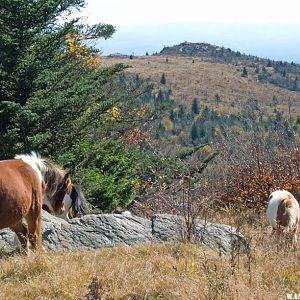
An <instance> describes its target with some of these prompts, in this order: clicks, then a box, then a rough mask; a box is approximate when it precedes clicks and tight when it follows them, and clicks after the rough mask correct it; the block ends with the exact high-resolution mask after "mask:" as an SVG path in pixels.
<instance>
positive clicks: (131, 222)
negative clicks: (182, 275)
mask: <svg viewBox="0 0 300 300" xmlns="http://www.w3.org/2000/svg"><path fill="white" fill-rule="evenodd" d="M192 233H193V240H194V241H196V242H199V243H202V244H204V245H206V246H208V247H209V248H212V249H215V250H217V251H220V252H224V253H226V252H229V251H231V249H233V247H234V248H236V247H239V249H243V251H244V250H245V249H246V248H247V242H246V240H245V238H244V237H243V235H241V234H240V233H238V232H237V231H236V229H235V228H233V227H230V226H228V225H222V224H211V223H205V222H204V221H202V220H197V221H196V223H195V226H194V227H193V232H192ZM185 237H186V225H185V223H184V219H183V218H182V217H179V216H173V215H167V214H158V215H155V216H153V217H152V219H151V220H148V219H144V218H140V217H137V216H134V215H131V214H128V213H126V214H99V215H86V216H84V217H82V218H80V219H79V218H75V219H72V220H70V222H67V221H65V220H63V219H59V218H56V217H54V216H52V215H50V214H48V213H47V212H45V211H43V245H44V247H45V248H46V249H49V250H54V251H60V250H66V249H67V250H88V249H89V250H90V249H98V248H102V247H113V246H116V245H129V246H131V245H137V244H143V243H151V242H167V241H178V240H183V239H184V238H185ZM241 246H242V247H241ZM0 247H4V248H9V249H12V248H15V245H14V233H13V232H12V231H10V230H9V229H3V230H0Z"/></svg>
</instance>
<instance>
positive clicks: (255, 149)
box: [214, 134, 300, 211]
mask: <svg viewBox="0 0 300 300" xmlns="http://www.w3.org/2000/svg"><path fill="white" fill-rule="evenodd" d="M234 144H235V149H234V146H232V145H231V147H227V148H226V147H224V148H223V152H222V154H221V156H220V158H219V160H218V162H217V163H218V164H219V165H218V167H217V169H218V170H220V169H223V170H222V171H221V172H222V173H223V174H222V176H220V174H219V176H218V179H217V177H215V178H214V180H215V183H214V184H215V187H216V189H215V190H216V191H217V192H216V199H217V200H218V202H219V203H220V204H221V205H222V206H224V205H225V206H227V207H235V208H243V207H248V208H253V209H257V210H258V211H261V210H263V209H264V208H265V207H266V204H267V202H268V197H269V195H270V193H271V192H272V191H274V190H276V189H286V190H288V191H290V192H291V193H293V194H294V195H295V196H296V197H297V196H298V195H300V172H299V170H300V148H299V147H297V145H296V144H295V143H294V142H290V141H288V140H284V137H282V136H281V135H280V134H278V135H274V136H273V139H270V138H269V137H266V136H264V137H263V136H260V138H259V139H257V140H255V139H253V140H250V141H248V142H247V141H241V140H240V141H239V143H237V141H235V142H234Z"/></svg>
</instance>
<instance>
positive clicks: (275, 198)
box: [267, 190, 300, 230]
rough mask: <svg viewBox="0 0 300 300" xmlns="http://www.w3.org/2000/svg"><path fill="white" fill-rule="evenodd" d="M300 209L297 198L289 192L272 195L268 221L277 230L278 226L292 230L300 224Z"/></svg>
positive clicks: (268, 208) (268, 209) (280, 191)
mask: <svg viewBox="0 0 300 300" xmlns="http://www.w3.org/2000/svg"><path fill="white" fill-rule="evenodd" d="M299 216H300V209H299V203H298V201H297V200H296V199H295V197H294V196H293V195H292V194H291V193H290V192H288V191H285V190H277V191H274V192H273V193H271V195H270V197H269V203H268V207H267V220H268V222H269V223H270V224H271V226H272V227H273V228H274V229H276V228H278V226H279V225H280V226H283V227H286V228H287V229H288V230H289V229H292V228H293V227H294V226H295V225H297V224H298V222H299Z"/></svg>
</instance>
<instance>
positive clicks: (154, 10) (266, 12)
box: [83, 0, 300, 26]
mask: <svg viewBox="0 0 300 300" xmlns="http://www.w3.org/2000/svg"><path fill="white" fill-rule="evenodd" d="M299 11H300V1H299V0H285V1H278V0H273V1H272V0H271V1H270V0H247V1H243V0H181V1H174V0H146V1H143V0H87V5H86V8H85V9H84V11H83V14H84V15H85V16H87V17H88V20H89V22H92V23H97V22H105V23H109V24H112V25H115V26H120V25H139V24H143V25H147V24H158V23H174V22H176V23H178V22H220V23H222V22H283V23H300V17H299Z"/></svg>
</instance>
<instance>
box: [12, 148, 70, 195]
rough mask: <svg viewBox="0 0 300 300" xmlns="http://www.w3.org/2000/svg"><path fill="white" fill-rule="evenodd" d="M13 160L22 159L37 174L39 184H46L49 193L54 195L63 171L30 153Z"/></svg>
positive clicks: (45, 159) (17, 156)
mask: <svg viewBox="0 0 300 300" xmlns="http://www.w3.org/2000/svg"><path fill="white" fill-rule="evenodd" d="M15 159H22V160H23V161H24V162H25V163H27V164H28V165H30V166H31V167H32V168H33V169H34V170H35V171H36V173H37V174H38V176H39V179H40V180H41V182H46V183H47V186H48V188H49V192H50V193H54V192H55V191H56V190H57V188H58V182H60V181H61V180H60V178H61V177H63V176H64V175H65V173H66V172H65V171H64V170H63V169H62V168H60V167H59V166H58V165H56V164H55V163H53V162H52V161H50V160H49V159H47V158H41V156H40V154H38V153H36V152H34V151H32V152H31V154H21V155H16V156H15Z"/></svg>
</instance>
